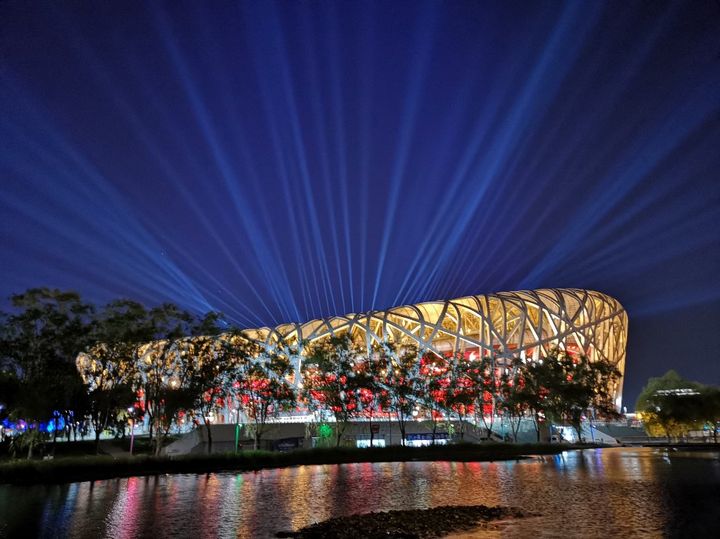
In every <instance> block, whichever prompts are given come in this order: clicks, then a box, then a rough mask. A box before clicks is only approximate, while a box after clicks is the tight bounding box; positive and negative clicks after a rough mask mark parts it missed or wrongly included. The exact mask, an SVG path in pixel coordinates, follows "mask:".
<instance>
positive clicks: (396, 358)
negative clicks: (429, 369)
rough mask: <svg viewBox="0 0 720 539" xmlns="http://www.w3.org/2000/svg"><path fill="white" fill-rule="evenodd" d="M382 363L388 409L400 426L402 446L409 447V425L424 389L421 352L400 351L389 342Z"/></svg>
mask: <svg viewBox="0 0 720 539" xmlns="http://www.w3.org/2000/svg"><path fill="white" fill-rule="evenodd" d="M378 362H379V367H380V368H381V371H380V372H381V380H380V383H381V385H382V387H383V388H384V389H385V391H387V400H388V407H389V409H390V410H392V412H393V413H394V414H395V418H396V419H397V422H398V428H399V429H400V444H401V445H405V440H406V437H407V436H406V430H407V421H408V420H409V419H410V418H411V417H412V413H413V410H414V409H415V407H416V406H417V403H418V402H419V401H420V397H419V395H420V391H421V388H422V379H421V377H420V372H419V365H418V352H417V348H415V347H413V346H406V347H403V348H402V349H401V350H400V351H398V350H397V348H396V347H395V346H394V345H392V344H391V343H387V342H385V343H383V344H382V345H381V346H380V348H379V350H378ZM383 368H384V369H385V373H384V374H383V373H382V369H383Z"/></svg>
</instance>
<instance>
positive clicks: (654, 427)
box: [635, 370, 720, 441]
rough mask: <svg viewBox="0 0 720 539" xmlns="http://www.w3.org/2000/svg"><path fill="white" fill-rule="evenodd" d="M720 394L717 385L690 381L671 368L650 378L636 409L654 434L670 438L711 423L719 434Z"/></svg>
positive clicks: (714, 433)
mask: <svg viewBox="0 0 720 539" xmlns="http://www.w3.org/2000/svg"><path fill="white" fill-rule="evenodd" d="M719 393H720V390H719V389H718V388H713V387H708V386H703V385H702V384H699V383H697V382H690V381H688V380H685V379H684V378H682V377H681V376H680V375H679V374H678V373H677V372H675V371H673V370H670V371H668V372H666V373H665V374H664V375H663V376H661V377H659V378H650V380H649V381H648V383H647V385H646V386H645V387H644V388H643V390H642V391H641V393H640V395H639V396H638V400H637V402H636V404H635V408H636V410H637V411H638V412H639V413H640V415H641V417H642V421H643V424H644V425H645V429H646V430H647V431H648V434H650V435H651V436H666V437H667V439H668V441H670V440H671V439H672V438H679V437H681V436H684V435H685V434H687V433H688V432H689V431H691V430H699V429H702V428H703V426H704V425H705V423H710V424H711V427H712V431H713V436H715V437H716V436H717V434H716V432H717V429H716V424H717V421H718V420H720V396H719V395H718V394H719Z"/></svg>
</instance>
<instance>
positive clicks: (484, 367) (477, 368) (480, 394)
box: [468, 354, 504, 439]
mask: <svg viewBox="0 0 720 539" xmlns="http://www.w3.org/2000/svg"><path fill="white" fill-rule="evenodd" d="M470 357H471V358H472V357H473V356H472V355H471V356H470ZM471 362H472V366H471V368H470V369H469V371H468V375H469V376H471V377H472V379H473V383H474V386H475V391H474V392H473V397H474V402H473V412H474V415H475V424H476V425H480V424H481V423H482V425H483V427H484V429H485V436H486V437H487V438H488V439H489V438H491V437H492V434H493V426H494V424H495V416H496V415H497V413H498V409H499V402H500V399H501V392H502V381H503V377H504V373H503V371H502V367H501V366H500V363H499V361H498V358H497V357H496V356H495V354H493V355H482V356H481V357H479V358H477V359H473V360H471Z"/></svg>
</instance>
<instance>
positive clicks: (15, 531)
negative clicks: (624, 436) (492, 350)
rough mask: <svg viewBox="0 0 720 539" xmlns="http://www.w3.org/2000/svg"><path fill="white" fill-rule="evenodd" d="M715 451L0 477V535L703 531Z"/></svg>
mask: <svg viewBox="0 0 720 539" xmlns="http://www.w3.org/2000/svg"><path fill="white" fill-rule="evenodd" d="M719 455H720V454H719V453H699V452H697V453H696V452H693V453H681V452H676V453H667V452H665V451H664V450H661V449H629V448H617V449H597V450H585V451H582V452H581V451H571V452H566V453H563V454H561V455H558V456H550V457H538V458H534V459H531V460H524V461H517V462H494V463H493V462H486V463H459V462H458V463H455V462H406V463H376V464H370V463H366V464H344V465H326V466H299V467H295V468H284V469H276V470H263V471H260V472H254V473H214V474H207V475H164V476H159V477H131V478H123V479H113V480H103V481H94V482H84V483H72V484H68V485H50V486H32V487H19V486H9V485H0V536H7V537H16V536H23V537H33V536H40V537H77V538H86V537H87V538H95V537H112V538H114V539H123V538H127V539H129V538H134V537H153V538H160V537H201V538H204V537H207V538H210V537H272V536H273V535H274V534H275V532H277V531H279V530H288V529H297V528H300V527H302V526H306V525H308V524H312V523H313V522H318V521H321V520H325V519H327V518H330V517H332V516H339V515H348V514H352V513H362V512H369V511H381V510H389V509H404V508H426V507H433V506H437V505H446V504H462V505H468V504H485V505H511V506H515V507H519V508H521V509H524V510H526V511H530V512H533V513H539V514H540V516H537V517H532V518H528V519H522V520H518V521H515V522H512V523H509V524H503V525H500V526H496V527H494V528H491V529H478V530H476V531H474V532H472V533H470V534H467V533H466V534H461V535H459V536H462V537H528V536H535V537H608V536H610V537H663V536H692V535H695V536H697V537H708V536H716V535H715V534H716V533H720V532H718V530H720V460H719V458H718V457H719Z"/></svg>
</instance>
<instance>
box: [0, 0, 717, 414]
mask: <svg viewBox="0 0 720 539" xmlns="http://www.w3.org/2000/svg"><path fill="white" fill-rule="evenodd" d="M0 21H2V22H1V23H0V24H1V26H2V31H1V33H0V40H1V41H0V66H1V68H0V69H1V70H0V181H1V182H2V190H1V192H0V215H1V216H2V217H1V227H0V248H1V253H2V258H1V260H0V295H2V296H3V297H7V296H8V295H9V294H11V293H13V292H18V291H22V290H24V289H25V288H28V287H31V286H39V285H46V286H55V287H61V288H70V289H76V290H78V291H80V292H82V293H83V295H84V296H86V297H87V298H88V299H90V300H93V301H97V302H104V301H106V300H109V299H111V298H115V297H118V296H125V297H130V298H133V299H137V300H140V301H143V302H145V303H147V304H156V303H159V302H162V301H167V300H170V301H175V302H177V303H180V304H182V305H184V306H186V307H188V308H191V309H194V310H196V311H205V310H209V309H217V310H221V311H223V312H224V313H226V315H227V316H228V318H229V319H231V320H232V321H233V322H235V323H238V324H241V325H244V326H253V325H261V324H274V323H279V322H286V321H302V320H304V319H308V318H312V317H317V316H324V315H331V314H344V313H347V312H352V311H359V310H367V309H372V308H384V307H389V306H392V305H396V304H400V303H408V302H416V301H421V300H429V299H438V298H451V297H456V296H462V295H467V294H473V293H482V292H493V291H500V290H512V289H520V288H538V287H580V288H591V289H596V290H599V291H602V292H606V293H608V294H611V295H613V296H615V297H616V298H618V299H619V300H620V301H621V302H622V303H623V304H624V305H625V307H626V308H627V310H628V312H629V315H630V344H629V353H628V364H627V371H626V401H628V403H629V404H630V407H632V404H633V402H634V400H635V397H636V395H637V393H638V391H639V388H640V387H641V386H642V385H643V384H644V382H645V380H646V379H647V377H648V376H651V375H659V374H662V373H663V372H664V371H665V370H666V369H668V368H670V367H674V368H676V369H677V370H679V371H680V372H681V374H683V375H685V376H688V377H691V378H694V379H699V380H701V381H704V382H712V383H719V382H720V350H719V349H720V345H718V342H717V336H718V333H720V282H719V279H718V276H719V275H720V230H719V229H720V5H718V3H717V2H715V1H714V0H696V1H694V2H678V3H672V2H625V1H622V2H599V1H598V2H593V1H590V2H567V3H561V2H558V1H551V2H524V1H523V2H515V3H514V2H505V1H503V2H469V1H468V2H454V1H447V2H427V3H424V2H418V1H413V2H397V1H396V2H378V3H372V2H369V1H368V2H299V1H298V2H290V1H287V2H277V3H267V2H219V1H218V2H188V3H182V2H169V3H167V4H163V3H161V2H27V1H24V0H23V1H20V0H10V1H5V2H2V3H1V4H0Z"/></svg>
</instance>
